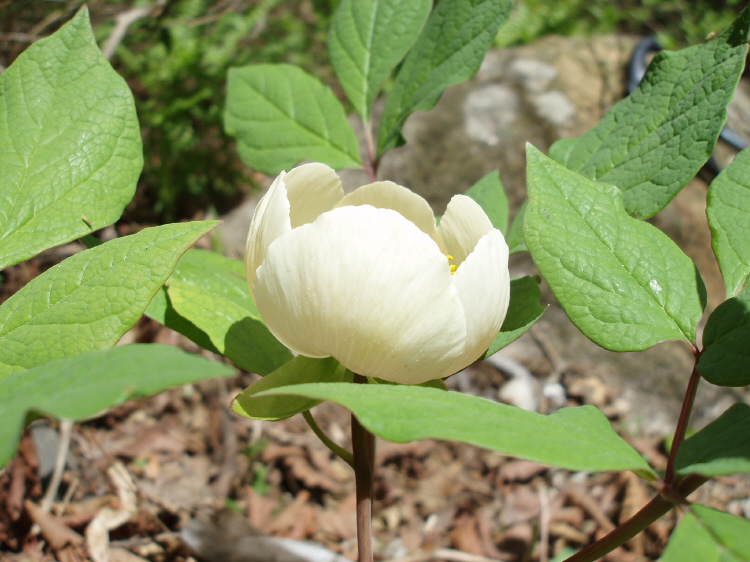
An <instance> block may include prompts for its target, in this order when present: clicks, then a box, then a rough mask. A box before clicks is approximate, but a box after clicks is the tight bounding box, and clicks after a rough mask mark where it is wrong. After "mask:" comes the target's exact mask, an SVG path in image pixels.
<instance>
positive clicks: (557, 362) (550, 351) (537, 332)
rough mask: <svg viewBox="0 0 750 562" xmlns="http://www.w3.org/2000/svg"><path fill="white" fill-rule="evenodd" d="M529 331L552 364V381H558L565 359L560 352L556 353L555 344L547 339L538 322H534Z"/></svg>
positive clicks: (563, 368)
mask: <svg viewBox="0 0 750 562" xmlns="http://www.w3.org/2000/svg"><path fill="white" fill-rule="evenodd" d="M530 332H531V337H532V338H534V341H535V342H536V343H537V345H538V346H539V347H541V348H542V353H544V355H545V357H546V358H547V360H548V361H549V362H550V365H552V378H553V379H554V382H558V380H559V378H560V374H561V373H562V372H563V371H564V370H565V361H564V360H563V359H562V358H561V357H560V354H559V353H557V350H556V349H555V346H553V345H552V342H550V341H549V338H548V337H547V334H545V333H544V330H542V329H541V328H540V327H539V324H534V325H533V326H532V327H531V330H530Z"/></svg>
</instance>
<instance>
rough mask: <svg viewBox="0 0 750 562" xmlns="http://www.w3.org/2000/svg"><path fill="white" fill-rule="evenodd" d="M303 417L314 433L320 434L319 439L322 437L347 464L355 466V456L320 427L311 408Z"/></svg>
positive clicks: (325, 443)
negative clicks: (337, 443)
mask: <svg viewBox="0 0 750 562" xmlns="http://www.w3.org/2000/svg"><path fill="white" fill-rule="evenodd" d="M302 417H303V418H305V421H306V422H307V425H309V426H310V429H312V430H313V433H315V435H317V436H318V439H320V440H321V441H322V442H323V445H325V446H326V447H328V448H329V449H330V450H331V451H333V453H334V454H335V455H336V456H337V457H339V458H340V459H341V460H342V461H344V462H345V463H346V464H348V465H349V466H351V467H352V468H354V456H353V455H352V454H351V453H350V452H349V451H347V450H346V449H344V448H343V447H339V446H338V445H336V443H334V442H333V441H332V440H331V438H330V437H328V435H326V434H325V433H323V430H322V429H320V426H319V425H318V423H317V422H316V421H315V418H313V417H312V414H311V413H310V410H307V411H306V412H302Z"/></svg>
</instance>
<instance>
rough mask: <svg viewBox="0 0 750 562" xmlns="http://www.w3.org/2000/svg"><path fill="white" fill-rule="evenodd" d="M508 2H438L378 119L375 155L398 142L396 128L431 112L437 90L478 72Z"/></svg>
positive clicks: (473, 0) (398, 134)
mask: <svg viewBox="0 0 750 562" xmlns="http://www.w3.org/2000/svg"><path fill="white" fill-rule="evenodd" d="M512 4H513V1H512V0H441V1H440V2H439V3H438V4H437V6H436V7H435V9H434V10H433V11H432V13H431V14H430V17H429V18H428V19H427V23H426V24H425V26H424V28H423V29H422V33H420V35H419V38H418V39H417V42H416V43H415V44H414V47H413V48H412V50H411V51H409V54H408V55H407V56H406V60H404V64H403V65H401V69H400V70H399V72H398V74H397V75H396V80H395V82H394V84H393V88H392V89H391V91H390V92H389V94H388V99H387V101H386V104H385V109H384V111H383V117H382V118H381V120H380V129H379V131H378V155H382V154H383V153H384V152H385V151H386V150H389V149H391V148H396V147H398V146H401V145H402V144H404V138H403V137H402V136H401V128H402V127H403V126H404V122H405V121H406V118H407V117H409V115H411V114H412V113H414V112H415V111H425V110H427V109H430V108H432V107H433V106H434V105H435V104H436V103H437V101H438V100H439V99H440V96H441V95H442V93H443V90H444V89H445V88H447V87H448V86H452V85H454V84H459V83H461V82H463V81H464V80H468V79H469V78H471V77H472V76H473V75H474V73H475V72H476V71H477V70H479V66H480V65H481V64H482V60H483V59H484V55H485V54H486V52H487V49H489V47H490V45H491V44H492V40H493V39H494V38H495V35H496V34H497V30H498V29H499V28H500V26H501V25H502V24H503V23H504V22H505V20H506V19H507V18H508V14H509V13H510V8H511V5H512Z"/></svg>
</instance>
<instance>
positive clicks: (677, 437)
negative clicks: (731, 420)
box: [664, 348, 701, 488]
mask: <svg viewBox="0 0 750 562" xmlns="http://www.w3.org/2000/svg"><path fill="white" fill-rule="evenodd" d="M693 355H694V356H695V364H694V365H693V372H692V373H691V374H690V381H688V386H687V389H686V390H685V398H683V400H682V408H681V409H680V417H679V419H678V420H677V427H676V428H675V431H674V438H673V439H672V448H671V449H670V450H669V460H668V461H667V468H666V470H665V471H664V486H665V487H667V488H669V487H671V486H672V485H673V484H674V480H675V468H674V463H675V460H676V459H677V452H678V451H679V450H680V445H682V442H683V441H684V440H685V433H686V432H687V427H688V422H689V421H690V413H691V412H692V411H693V403H694V402H695V395H696V393H697V392H698V383H699V382H700V380H701V376H700V374H699V373H698V360H699V359H700V356H701V353H700V351H698V350H697V349H695V348H693Z"/></svg>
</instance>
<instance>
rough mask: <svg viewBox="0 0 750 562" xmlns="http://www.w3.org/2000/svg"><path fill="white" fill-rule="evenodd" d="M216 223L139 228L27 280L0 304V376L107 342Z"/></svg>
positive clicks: (131, 320)
mask: <svg viewBox="0 0 750 562" xmlns="http://www.w3.org/2000/svg"><path fill="white" fill-rule="evenodd" d="M216 224H218V223H217V221H202V222H190V223H178V224H168V225H165V226H159V227H156V228H147V229H145V230H142V231H141V232H139V233H138V234H134V235H132V236H126V237H124V238H118V239H116V240H112V241H111V242H107V243H106V244H102V245H101V246H97V247H96V248H92V249H90V250H86V251H83V252H81V253H79V254H76V255H74V256H72V257H70V258H68V259H66V260H65V261H63V262H62V263H60V264H58V265H56V266H55V267H53V268H51V269H49V270H48V271H46V272H45V273H43V274H42V275H40V276H39V277H37V278H36V279H34V280H33V281H31V282H30V283H29V284H28V285H26V286H25V287H24V288H23V289H21V290H20V291H18V292H17V293H16V294H15V295H13V296H12V297H11V298H9V299H8V300H7V301H6V302H5V303H3V305H2V306H0V379H2V378H4V377H6V376H8V375H9V374H11V373H13V372H16V371H22V370H24V369H31V368H32V367H36V366H38V365H43V364H44V363H47V362H48V361H53V360H55V359H62V358H65V357H72V356H74V355H79V354H81V353H86V352H89V351H97V350H100V349H106V348H108V347H112V346H113V345H115V344H116V343H117V341H118V340H119V339H120V337H121V336H122V335H123V334H124V333H125V332H127V331H128V330H129V329H130V328H131V326H133V324H135V322H136V321H137V320H138V318H140V317H141V314H143V311H144V310H145V309H146V306H148V303H149V301H150V300H151V299H152V298H153V296H154V294H155V293H156V292H157V291H158V290H159V287H161V286H162V284H163V283H164V281H166V280H167V278H168V277H169V274H170V273H172V269H174V266H175V264H176V263H177V260H178V259H179V258H180V256H181V255H182V254H183V253H184V252H185V250H187V249H188V248H189V247H190V246H191V245H193V243H195V241H196V240H197V239H198V238H200V237H201V236H203V235H204V234H205V233H206V232H208V231H209V230H211V229H212V228H213V227H214V226H216Z"/></svg>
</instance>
